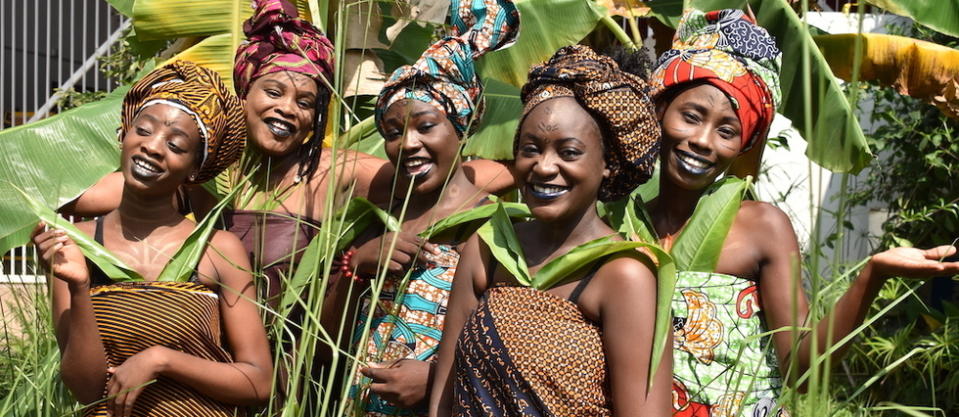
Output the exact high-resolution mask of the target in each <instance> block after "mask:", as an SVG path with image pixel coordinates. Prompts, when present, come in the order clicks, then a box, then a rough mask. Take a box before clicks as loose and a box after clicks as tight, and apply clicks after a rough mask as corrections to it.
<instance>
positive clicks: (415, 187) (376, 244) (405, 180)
mask: <svg viewBox="0 0 959 417" xmlns="http://www.w3.org/2000/svg"><path fill="white" fill-rule="evenodd" d="M382 123H383V126H382V131H383V132H384V139H385V143H384V145H385V150H386V154H387V156H388V157H389V159H390V163H391V164H392V165H393V166H396V167H398V169H397V172H396V189H395V194H396V196H397V198H403V197H405V195H406V192H407V190H408V189H411V194H410V198H409V200H408V201H406V202H405V204H406V212H405V216H404V218H403V223H402V226H401V230H402V231H400V232H398V233H386V234H384V235H382V236H366V237H365V238H361V239H359V240H358V241H357V242H355V243H354V250H355V255H354V256H353V259H352V264H353V265H352V266H353V267H355V268H356V271H357V273H358V274H360V275H361V276H375V275H376V273H377V272H378V271H377V269H378V267H379V265H380V262H382V263H383V267H385V268H386V269H387V271H388V272H389V273H390V274H393V275H402V274H403V273H404V272H406V271H407V270H409V268H412V267H413V265H414V263H416V262H417V261H420V262H425V261H427V260H428V259H427V257H426V255H427V252H432V253H434V254H438V253H439V249H437V248H436V245H437V244H454V245H457V246H456V249H457V250H462V249H463V244H462V243H461V242H454V241H453V239H452V238H451V237H447V236H438V237H435V238H434V239H433V240H432V241H425V240H424V239H422V238H420V237H418V236H417V234H418V233H420V232H423V231H424V230H426V228H427V227H429V226H430V225H432V224H433V223H435V222H436V221H438V220H440V219H443V218H445V217H448V216H450V215H453V214H455V213H457V212H460V211H464V210H468V209H470V208H472V207H473V206H475V205H476V204H477V203H478V202H480V201H481V200H482V199H483V198H485V197H486V196H487V193H485V192H483V190H481V189H480V188H478V187H477V186H476V185H474V183H473V181H471V179H470V175H469V172H468V170H466V169H463V168H462V166H461V160H460V156H459V149H460V145H461V144H462V143H461V139H460V137H459V135H458V133H457V132H456V129H455V128H454V127H453V124H452V123H450V121H449V119H447V117H446V114H445V113H443V112H441V111H439V110H438V109H436V108H435V107H433V106H431V105H429V104H427V103H423V102H421V101H418V100H401V101H398V102H396V103H394V104H392V105H391V106H390V107H389V108H388V109H387V111H386V113H385V114H384V117H383V122H382ZM447 177H449V180H448V182H447ZM444 184H445V188H444ZM403 203H404V202H403V201H402V200H397V201H396V202H395V203H394V204H393V206H394V207H396V208H395V210H393V213H392V214H393V215H394V216H399V215H400V214H401V209H402V205H403ZM394 242H395V243H394ZM391 244H393V245H394V247H393V250H392V251H390V250H389V247H390V245H391ZM349 282H350V280H345V279H341V280H338V284H346V285H348V283H349ZM359 293H360V292H359V291H356V290H354V294H359ZM357 302H358V300H357V299H355V298H354V299H353V300H350V302H349V305H350V308H349V309H348V311H349V312H350V313H351V314H349V315H348V316H347V317H353V315H354V314H355V313H353V312H355V309H356V305H357ZM350 330H352V329H350ZM360 372H361V373H363V375H364V376H366V377H369V378H370V379H371V380H372V384H371V385H370V389H371V390H372V391H373V392H375V393H376V394H378V395H379V396H380V397H381V398H383V399H384V400H386V401H388V402H390V403H392V404H394V405H397V406H399V407H402V408H412V407H415V406H418V405H420V404H422V403H423V402H424V401H425V400H426V398H427V397H428V395H429V391H428V389H429V386H428V381H429V375H430V364H429V362H425V361H419V360H412V359H402V360H398V361H389V362H382V363H373V364H369V366H366V367H363V368H361V369H360Z"/></svg>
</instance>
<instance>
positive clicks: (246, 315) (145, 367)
mask: <svg viewBox="0 0 959 417" xmlns="http://www.w3.org/2000/svg"><path fill="white" fill-rule="evenodd" d="M200 146H201V142H200V135H199V131H198V129H197V127H196V124H195V123H194V122H193V120H192V118H191V117H190V116H188V115H187V114H186V113H183V112H182V111H180V110H179V109H177V108H175V107H171V106H168V105H165V104H157V105H153V106H149V107H146V108H144V109H143V110H142V111H141V112H140V114H139V115H138V117H137V118H136V119H135V120H134V123H133V126H132V127H131V128H130V129H129V131H128V132H127V133H126V135H125V136H124V141H123V150H122V162H121V168H122V174H123V178H124V184H123V197H122V199H121V201H120V206H119V207H118V208H117V209H116V210H114V211H111V212H110V213H108V214H107V215H106V216H105V217H104V219H103V223H104V242H105V247H106V248H107V249H108V250H109V251H110V252H112V253H114V254H115V255H116V256H117V257H118V258H120V259H121V260H122V261H123V262H124V263H126V264H127V265H128V266H130V267H131V268H132V269H134V270H135V271H137V272H138V273H140V274H141V275H142V276H143V277H144V278H145V279H146V280H148V281H149V280H155V279H156V277H157V276H158V275H159V274H160V272H161V271H162V269H163V267H164V266H165V264H166V263H167V262H168V261H169V259H170V257H172V256H173V255H174V253H175V252H176V250H177V249H178V248H179V246H180V245H181V244H182V243H183V241H185V240H186V238H187V236H189V234H190V233H191V232H192V230H193V228H194V227H195V224H194V223H193V222H191V221H189V220H187V219H186V218H184V217H183V216H181V215H180V214H179V213H178V212H177V211H176V209H175V207H173V204H172V201H173V200H172V197H171V196H172V194H173V193H174V192H175V190H176V189H177V187H179V186H180V185H181V184H183V182H184V181H185V180H186V179H187V178H188V177H189V176H191V175H195V174H196V170H197V168H198V155H199V154H200ZM144 165H146V166H147V168H146V169H145V168H143V166H144ZM44 227H45V225H44V224H42V223H41V224H40V225H38V226H37V228H36V229H35V230H34V232H33V236H32V239H33V242H34V244H35V245H36V246H37V249H38V251H39V252H40V253H41V254H42V257H41V263H42V264H43V266H44V269H46V270H47V271H49V272H50V274H51V275H52V276H53V277H55V278H56V279H54V280H53V281H52V286H53V321H54V326H55V328H56V333H57V342H58V344H59V345H60V350H61V375H62V378H63V380H64V383H65V384H66V385H67V387H68V388H69V389H70V390H71V392H73V393H74V395H75V396H76V398H77V399H78V400H79V401H80V402H82V403H91V402H94V401H97V400H100V399H101V398H103V393H104V387H106V391H107V397H108V399H107V403H108V407H109V409H110V412H111V413H112V415H115V416H129V415H131V413H132V411H133V407H134V406H135V404H136V399H137V396H138V395H139V394H140V393H141V392H142V390H143V388H142V387H141V386H142V385H144V384H145V383H147V382H148V381H150V380H152V379H156V378H157V377H159V376H165V377H168V378H171V379H174V380H176V381H178V382H181V383H183V384H185V385H188V386H191V387H193V388H194V389H196V390H197V391H198V392H200V393H201V394H203V395H206V396H208V397H210V398H213V399H215V400H218V401H222V402H224V403H228V404H236V405H257V404H262V403H264V402H265V401H266V400H267V399H268V398H269V395H270V379H271V375H272V372H273V364H272V360H271V357H270V351H269V347H268V345H267V339H266V332H265V331H264V328H263V326H262V325H260V326H251V325H250V323H260V322H261V321H260V316H259V312H258V308H257V306H256V304H255V303H254V302H253V301H252V300H255V297H256V293H255V288H254V286H253V281H252V276H251V275H250V274H249V272H247V271H249V261H248V260H247V257H246V252H245V250H244V249H243V246H242V244H241V243H240V241H239V239H237V238H236V236H234V235H232V234H230V233H226V232H217V233H215V234H214V235H213V237H212V238H211V241H210V243H209V245H208V249H207V251H206V253H205V254H204V255H203V257H202V258H201V261H200V263H199V265H198V267H197V268H198V270H197V273H198V277H199V278H200V282H201V283H202V284H204V285H206V286H207V287H210V288H211V289H215V290H217V291H218V293H219V297H220V298H219V304H220V314H221V323H222V326H223V331H224V336H225V337H224V340H225V342H226V343H227V347H228V349H229V350H230V352H231V353H232V355H233V358H234V360H235V362H233V363H222V362H214V361H209V360H206V359H201V358H198V357H195V356H191V355H188V354H185V353H183V352H180V351H176V350H172V349H169V348H166V347H162V346H154V347H151V348H148V349H146V350H143V351H141V352H139V353H137V354H135V355H133V356H131V357H130V358H129V359H127V360H126V361H125V362H124V363H123V364H121V365H120V366H117V367H109V368H108V367H107V363H106V360H105V352H104V347H103V342H102V340H101V339H100V335H99V331H98V329H97V323H96V320H95V317H94V313H93V307H92V304H91V300H90V295H89V291H90V271H89V270H88V269H87V266H86V263H85V260H84V257H83V254H82V253H81V252H80V250H79V248H78V247H77V246H76V244H75V243H74V242H73V241H72V240H71V239H70V238H69V237H67V236H66V234H65V233H64V232H63V231H62V230H59V229H56V228H52V229H50V230H48V231H44ZM77 227H78V228H79V229H80V230H81V231H82V232H84V233H86V234H88V235H91V236H92V235H93V232H94V228H95V223H94V222H84V223H79V224H77ZM108 373H109V374H110V375H112V377H111V378H110V379H109V381H107V377H106V375H107V374H108Z"/></svg>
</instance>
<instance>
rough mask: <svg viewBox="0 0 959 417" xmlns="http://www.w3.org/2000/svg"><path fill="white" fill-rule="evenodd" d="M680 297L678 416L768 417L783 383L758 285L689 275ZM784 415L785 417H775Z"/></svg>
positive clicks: (676, 301) (684, 274)
mask: <svg viewBox="0 0 959 417" xmlns="http://www.w3.org/2000/svg"><path fill="white" fill-rule="evenodd" d="M677 278H678V279H677V282H676V291H675V292H674V293H673V315H674V317H673V336H674V341H673V407H674V410H675V411H674V414H673V415H675V416H697V417H700V416H701V417H721V416H722V417H726V416H744V417H745V416H748V417H765V416H771V415H784V414H785V413H784V412H783V411H782V410H778V408H777V407H776V400H777V398H778V396H779V392H780V389H781V388H782V382H781V380H780V377H779V366H778V362H777V360H776V353H775V350H774V348H773V346H772V341H771V338H770V336H763V337H759V336H758V335H759V334H761V333H764V332H766V331H767V330H768V328H767V326H766V323H765V320H764V319H763V314H762V310H761V303H760V301H759V291H758V289H759V287H758V286H757V285H756V283H755V282H753V281H750V280H747V279H743V278H738V277H734V276H731V275H725V274H718V273H710V272H693V271H681V272H679V274H678V277H677ZM774 411H777V412H778V414H772V413H773V412H774Z"/></svg>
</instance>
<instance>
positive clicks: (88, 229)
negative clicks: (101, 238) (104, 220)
mask: <svg viewBox="0 0 959 417" xmlns="http://www.w3.org/2000/svg"><path fill="white" fill-rule="evenodd" d="M73 225H74V226H76V227H77V229H80V231H81V232H83V233H84V234H86V235H88V236H91V237H92V236H93V233H94V232H96V229H97V222H95V221H93V220H88V221H85V222H80V223H74V224H73Z"/></svg>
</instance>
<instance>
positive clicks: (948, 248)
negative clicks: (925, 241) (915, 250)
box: [922, 245, 956, 261]
mask: <svg viewBox="0 0 959 417" xmlns="http://www.w3.org/2000/svg"><path fill="white" fill-rule="evenodd" d="M922 252H923V255H925V257H926V259H929V260H934V261H939V260H941V259H943V258H948V257H950V256H952V255H955V253H956V247H955V246H952V245H942V246H937V247H935V248H932V249H926V250H924V251H922Z"/></svg>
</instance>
